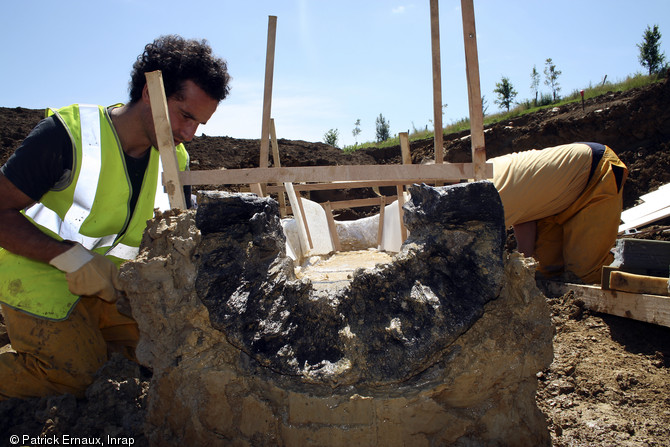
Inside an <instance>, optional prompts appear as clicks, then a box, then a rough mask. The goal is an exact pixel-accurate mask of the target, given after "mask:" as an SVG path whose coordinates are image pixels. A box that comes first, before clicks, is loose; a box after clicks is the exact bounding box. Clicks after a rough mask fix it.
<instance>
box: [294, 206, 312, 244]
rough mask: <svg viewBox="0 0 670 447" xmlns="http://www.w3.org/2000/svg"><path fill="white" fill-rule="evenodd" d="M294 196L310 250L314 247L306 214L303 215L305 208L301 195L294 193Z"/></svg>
mask: <svg viewBox="0 0 670 447" xmlns="http://www.w3.org/2000/svg"><path fill="white" fill-rule="evenodd" d="M296 198H297V199H298V206H299V207H300V214H301V215H302V217H303V219H302V223H303V224H304V225H305V233H307V242H308V243H309V249H310V250H311V249H312V248H314V243H313V242H312V235H311V234H310V232H309V225H308V224H307V216H305V208H304V207H303V205H302V196H300V193H297V194H296Z"/></svg>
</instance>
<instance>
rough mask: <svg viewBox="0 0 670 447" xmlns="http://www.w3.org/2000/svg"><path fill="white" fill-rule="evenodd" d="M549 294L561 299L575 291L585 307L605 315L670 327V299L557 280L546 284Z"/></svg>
mask: <svg viewBox="0 0 670 447" xmlns="http://www.w3.org/2000/svg"><path fill="white" fill-rule="evenodd" d="M543 285H544V288H545V289H546V293H547V294H550V295H553V296H559V295H564V294H566V293H568V292H569V291H571V290H572V291H573V292H574V294H575V296H576V297H577V298H580V299H581V300H582V301H584V306H585V307H586V308H587V309H590V310H592V311H595V312H602V313H606V314H610V315H616V316H619V317H624V318H631V319H633V320H638V321H644V322H647V323H653V324H658V325H661V326H667V327H670V297H666V296H659V295H649V294H637V293H629V292H620V291H616V290H602V289H601V288H600V287H598V286H592V285H584V284H569V283H560V282H556V281H545V282H544V283H543Z"/></svg>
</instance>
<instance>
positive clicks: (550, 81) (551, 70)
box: [544, 58, 561, 102]
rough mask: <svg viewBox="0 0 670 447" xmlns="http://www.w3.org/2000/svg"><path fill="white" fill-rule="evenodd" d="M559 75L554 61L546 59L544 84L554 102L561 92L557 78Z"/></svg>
mask: <svg viewBox="0 0 670 447" xmlns="http://www.w3.org/2000/svg"><path fill="white" fill-rule="evenodd" d="M560 75H561V70H558V69H557V68H556V64H554V61H552V60H551V58H548V59H547V60H546V61H545V63H544V77H545V79H544V83H545V84H546V85H547V86H548V87H549V88H550V89H551V94H552V97H553V98H554V102H556V100H557V99H558V92H560V91H561V87H560V85H558V77H559V76H560Z"/></svg>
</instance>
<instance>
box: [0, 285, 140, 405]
mask: <svg viewBox="0 0 670 447" xmlns="http://www.w3.org/2000/svg"><path fill="white" fill-rule="evenodd" d="M2 313H3V315H4V317H5V324H6V326H7V334H8V335H9V339H10V342H11V348H12V350H10V351H6V352H3V353H2V354H0V400H5V399H8V398H11V397H18V398H28V397H41V396H47V395H52V394H64V393H71V394H74V395H75V396H77V397H83V395H84V392H85V391H86V388H87V387H88V385H90V384H91V383H92V382H93V377H94V374H95V372H96V371H97V370H98V369H99V368H100V367H101V366H102V365H103V364H104V363H105V362H106V361H107V359H108V357H109V354H111V353H112V352H122V353H124V354H125V355H126V357H128V358H133V359H134V352H135V347H136V346H137V341H138V338H139V331H138V328H137V323H136V322H135V320H133V319H132V318H130V317H127V316H125V315H122V314H120V313H119V312H118V310H117V309H116V305H115V304H110V303H107V302H105V301H103V300H101V299H99V298H95V297H82V298H81V299H80V300H79V302H78V303H77V304H76V305H75V307H74V309H73V310H72V312H71V314H70V316H69V317H68V318H67V319H66V320H63V321H52V320H47V319H43V318H37V317H34V316H32V315H29V314H27V313H25V312H21V311H18V310H15V309H12V308H10V307H8V306H2Z"/></svg>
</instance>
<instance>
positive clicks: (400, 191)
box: [396, 185, 407, 242]
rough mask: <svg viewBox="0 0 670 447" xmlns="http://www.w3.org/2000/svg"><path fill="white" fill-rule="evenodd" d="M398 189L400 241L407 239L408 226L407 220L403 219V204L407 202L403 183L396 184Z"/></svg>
mask: <svg viewBox="0 0 670 447" xmlns="http://www.w3.org/2000/svg"><path fill="white" fill-rule="evenodd" d="M396 189H397V191H398V217H399V218H400V242H405V240H406V239H407V227H405V220H404V219H403V217H404V215H405V211H404V210H403V209H402V206H403V205H404V204H405V194H404V192H403V187H402V186H401V185H398V186H396Z"/></svg>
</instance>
